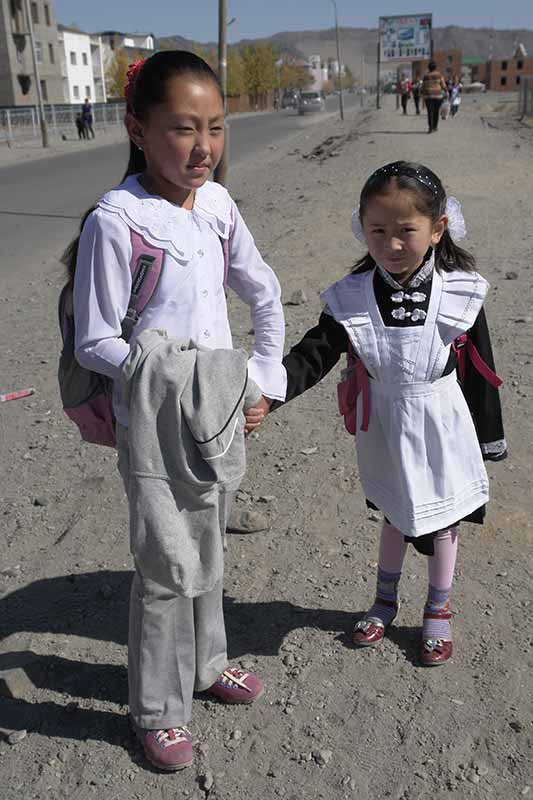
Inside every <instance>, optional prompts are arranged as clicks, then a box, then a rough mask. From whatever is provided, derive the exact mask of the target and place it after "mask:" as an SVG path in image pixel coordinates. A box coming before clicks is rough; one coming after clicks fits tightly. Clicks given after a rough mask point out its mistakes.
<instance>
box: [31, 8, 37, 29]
mask: <svg viewBox="0 0 533 800" xmlns="http://www.w3.org/2000/svg"><path fill="white" fill-rule="evenodd" d="M31 21H32V22H33V24H34V25H38V24H39V9H38V8H37V3H32V4H31Z"/></svg>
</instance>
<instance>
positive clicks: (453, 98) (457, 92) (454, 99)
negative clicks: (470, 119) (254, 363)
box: [450, 75, 463, 117]
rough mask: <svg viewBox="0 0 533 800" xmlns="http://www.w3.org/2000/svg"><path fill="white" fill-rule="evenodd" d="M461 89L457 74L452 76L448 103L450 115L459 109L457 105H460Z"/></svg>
mask: <svg viewBox="0 0 533 800" xmlns="http://www.w3.org/2000/svg"><path fill="white" fill-rule="evenodd" d="M462 91H463V84H462V83H461V81H460V80H459V78H458V77H457V75H454V76H453V83H452V88H451V90H450V103H451V107H452V108H451V113H452V117H455V115H456V114H457V112H458V111H459V106H460V105H461V92H462Z"/></svg>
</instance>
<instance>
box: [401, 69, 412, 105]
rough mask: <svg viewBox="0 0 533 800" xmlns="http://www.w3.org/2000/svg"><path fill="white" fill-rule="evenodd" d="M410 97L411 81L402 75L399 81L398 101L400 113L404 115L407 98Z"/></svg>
mask: <svg viewBox="0 0 533 800" xmlns="http://www.w3.org/2000/svg"><path fill="white" fill-rule="evenodd" d="M410 96H411V81H410V80H409V78H408V77H407V75H402V79H401V81H400V100H401V103H402V111H403V113H404V114H407V103H408V102H409V98H410Z"/></svg>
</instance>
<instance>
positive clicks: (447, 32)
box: [159, 25, 533, 80]
mask: <svg viewBox="0 0 533 800" xmlns="http://www.w3.org/2000/svg"><path fill="white" fill-rule="evenodd" d="M376 38H377V30H376V29H375V28H373V29H372V28H340V29H339V41H340V48H341V60H342V62H343V63H344V64H347V65H348V66H349V67H350V69H351V70H352V72H353V74H354V75H356V76H357V75H359V74H360V71H361V57H362V56H364V57H365V61H366V64H367V69H368V68H369V69H370V70H372V68H375V63H376ZM433 39H434V43H435V50H449V49H451V48H453V47H457V48H459V49H460V50H462V51H463V57H465V58H467V57H470V58H483V59H487V58H488V57H489V53H490V52H491V48H492V55H493V57H494V58H510V57H511V55H512V54H513V52H514V50H515V48H516V45H517V44H518V43H519V42H521V43H522V44H523V45H524V47H525V48H526V50H527V51H528V53H530V54H531V55H533V30H525V29H518V30H495V29H494V28H460V27H458V26H456V25H449V26H448V27H446V28H434V29H433ZM159 42H160V43H161V44H163V46H167V47H168V46H171V47H177V48H183V49H190V48H191V47H194V46H198V45H199V46H200V47H207V48H211V49H212V48H216V47H217V43H216V42H208V43H199V42H192V41H191V40H190V39H184V38H183V37H181V36H167V37H164V38H162V39H159ZM250 44H269V45H272V46H273V47H275V48H276V49H277V50H278V51H279V52H280V53H281V54H282V55H287V56H292V57H294V58H307V57H308V56H311V55H320V57H321V58H323V59H328V58H332V59H336V58H337V51H336V44H335V31H334V29H333V28H330V29H328V30H321V31H285V32H282V33H276V34H274V35H273V36H269V37H267V38H257V39H242V40H241V41H240V42H236V43H235V44H233V45H231V47H245V46H246V45H250ZM368 75H369V79H370V80H372V78H373V76H372V73H371V72H370V71H369V73H368Z"/></svg>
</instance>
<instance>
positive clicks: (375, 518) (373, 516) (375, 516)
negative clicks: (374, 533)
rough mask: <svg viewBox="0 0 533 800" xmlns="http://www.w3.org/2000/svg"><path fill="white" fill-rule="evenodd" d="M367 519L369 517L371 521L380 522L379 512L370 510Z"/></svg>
mask: <svg viewBox="0 0 533 800" xmlns="http://www.w3.org/2000/svg"><path fill="white" fill-rule="evenodd" d="M368 519H369V520H370V521H371V522H380V521H381V517H380V516H379V514H378V513H377V511H371V512H370V513H369V515H368Z"/></svg>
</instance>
